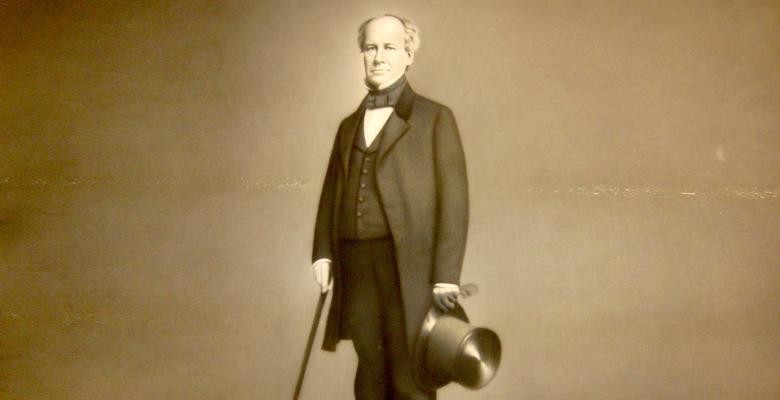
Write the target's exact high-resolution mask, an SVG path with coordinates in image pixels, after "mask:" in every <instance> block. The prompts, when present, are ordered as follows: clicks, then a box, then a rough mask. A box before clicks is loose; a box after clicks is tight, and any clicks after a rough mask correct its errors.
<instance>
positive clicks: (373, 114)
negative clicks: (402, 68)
mask: <svg viewBox="0 0 780 400" xmlns="http://www.w3.org/2000/svg"><path fill="white" fill-rule="evenodd" d="M402 76H404V74H403V73H401V74H400V75H398V76H396V77H395V78H393V79H390V80H388V81H387V82H385V83H383V84H381V85H379V88H378V89H380V90H381V89H384V88H386V87H390V85H392V84H393V83H395V82H396V81H397V80H399V79H401V77H402ZM392 113H393V107H381V108H374V109H371V110H366V113H365V114H363V139H365V141H366V147H369V146H371V143H373V142H374V139H376V137H377V135H379V131H381V130H382V127H384V126H385V124H386V123H387V120H388V119H390V114H392Z"/></svg>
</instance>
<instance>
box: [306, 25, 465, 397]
mask: <svg viewBox="0 0 780 400" xmlns="http://www.w3.org/2000/svg"><path fill="white" fill-rule="evenodd" d="M358 32H359V35H358V43H359V45H360V49H361V51H362V54H363V61H364V67H365V83H366V86H367V87H368V91H369V93H368V95H367V96H366V98H365V99H364V100H363V102H362V103H361V104H360V106H359V107H358V109H357V111H356V112H355V113H353V114H352V115H350V116H349V117H347V118H346V119H344V121H342V123H341V125H340V126H339V130H338V134H337V135H336V140H335V144H334V146H333V150H332V152H331V156H330V161H329V164H328V170H327V172H326V176H325V183H324V185H323V188H322V194H321V197H320V203H319V210H318V213H317V221H316V227H315V235H314V252H313V261H314V264H313V266H312V270H313V273H314V276H315V280H316V282H317V283H318V284H319V285H320V287H321V289H322V291H323V292H325V291H327V290H329V289H330V288H331V287H332V289H333V298H332V302H331V307H330V312H329V316H328V322H327V327H326V330H325V340H324V343H323V349H325V350H329V351H334V350H335V348H336V344H337V342H338V341H339V340H340V339H347V338H349V339H351V340H352V342H353V345H354V347H355V351H356V352H357V355H358V368H357V376H356V377H355V396H356V398H357V399H359V400H363V399H435V396H436V394H435V392H428V391H425V390H422V389H420V388H418V387H417V386H416V385H415V383H414V379H413V378H412V365H411V361H410V355H411V352H412V349H413V348H414V344H415V340H416V338H417V333H418V332H419V329H420V326H421V324H422V322H423V320H424V318H425V316H426V314H427V313H428V311H429V309H430V308H431V306H432V304H435V305H436V306H437V307H439V308H441V309H449V308H452V307H454V306H455V303H456V301H457V296H458V294H459V288H458V284H459V279H460V271H461V264H462V261H463V254H464V250H465V245H466V231H467V224H468V190H467V183H466V166H465V160H464V155H463V150H462V148H461V143H460V137H459V134H458V128H457V125H456V123H455V119H454V117H453V115H452V112H451V111H450V110H449V108H447V107H446V106H443V105H441V104H438V103H436V102H434V101H432V100H429V99H427V98H425V97H422V96H420V95H417V94H416V93H415V92H414V91H412V89H411V87H410V86H409V84H408V83H407V82H406V77H405V72H406V71H407V69H408V68H409V66H410V65H411V64H412V61H413V60H414V52H415V50H417V48H418V47H419V37H418V30H417V28H416V27H415V26H414V25H412V24H411V22H410V21H408V20H406V19H403V18H400V17H397V16H393V15H382V16H378V17H374V18H371V19H369V20H368V21H366V22H364V23H363V24H362V25H361V26H360V28H359V29H358Z"/></svg>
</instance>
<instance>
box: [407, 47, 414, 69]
mask: <svg viewBox="0 0 780 400" xmlns="http://www.w3.org/2000/svg"><path fill="white" fill-rule="evenodd" d="M406 54H408V55H409V64H406V65H407V66H409V65H412V63H413V62H414V52H411V51H407V52H406Z"/></svg>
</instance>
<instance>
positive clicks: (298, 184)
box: [0, 178, 780, 200]
mask: <svg viewBox="0 0 780 400" xmlns="http://www.w3.org/2000/svg"><path fill="white" fill-rule="evenodd" d="M209 186H215V187H220V188H223V189H231V188H240V189H244V190H250V191H269V190H296V189H306V188H310V187H314V186H315V185H314V182H313V181H312V180H310V179H289V180H275V181H267V180H258V181H251V180H248V179H246V178H240V179H239V180H237V181H233V182H230V181H223V182H220V183H219V184H218V185H217V184H214V183H213V182H202V183H197V182H181V181H175V180H166V179H152V180H129V179H52V180H47V179H33V180H29V181H15V180H11V179H10V178H5V179H3V178H0V188H5V189H13V188H25V189H36V188H38V189H45V188H76V187H113V188H121V187H209ZM511 186H512V187H515V188H518V189H520V190H521V191H524V192H525V193H529V194H545V195H561V196H585V197H692V198H694V197H730V198H741V199H751V200H769V199H780V188H770V187H755V186H718V187H716V186H701V187H696V186H688V187H682V188H661V187H654V186H616V185H607V184H592V185H584V186H577V187H563V188H555V187H551V188H548V187H532V186H524V185H519V184H511ZM317 187H318V186H317Z"/></svg>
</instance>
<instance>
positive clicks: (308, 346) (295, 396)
mask: <svg viewBox="0 0 780 400" xmlns="http://www.w3.org/2000/svg"><path fill="white" fill-rule="evenodd" d="M327 296H328V292H324V293H322V294H320V298H319V300H317V311H316V312H315V313H314V321H312V323H311V331H309V340H308V341H307V342H306V352H305V353H303V362H301V371H300V372H299V373H298V383H297V384H296V385H295V394H293V400H298V396H299V395H300V394H301V386H303V376H304V375H306V365H307V364H308V363H309V356H310V355H311V348H312V345H313V344H314V337H315V336H317V326H318V325H319V323H320V317H321V316H322V308H323V307H324V306H325V297H327Z"/></svg>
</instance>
